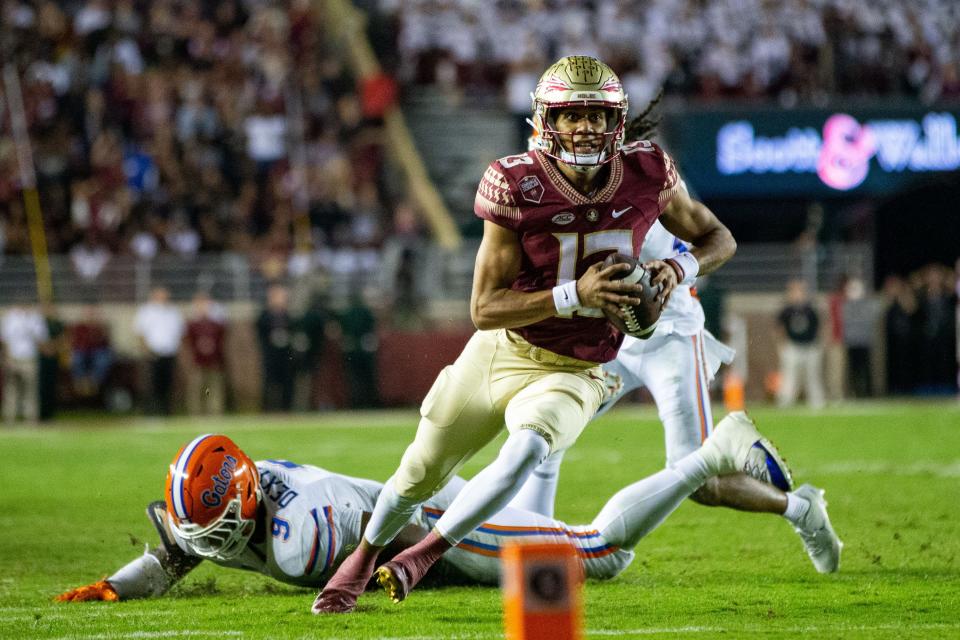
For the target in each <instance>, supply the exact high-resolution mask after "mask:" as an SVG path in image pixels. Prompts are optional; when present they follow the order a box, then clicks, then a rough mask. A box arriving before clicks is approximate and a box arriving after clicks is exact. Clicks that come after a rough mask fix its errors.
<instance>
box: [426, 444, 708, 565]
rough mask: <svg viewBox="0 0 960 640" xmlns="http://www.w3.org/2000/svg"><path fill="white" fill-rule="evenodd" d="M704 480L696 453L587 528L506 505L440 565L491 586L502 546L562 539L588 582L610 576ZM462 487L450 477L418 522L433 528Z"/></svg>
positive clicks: (618, 498) (608, 507)
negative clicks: (588, 579) (450, 566)
mask: <svg viewBox="0 0 960 640" xmlns="http://www.w3.org/2000/svg"><path fill="white" fill-rule="evenodd" d="M707 477H708V474H707V471H706V467H705V465H704V463H703V459H702V458H701V457H700V454H699V453H693V454H691V455H690V456H687V457H686V458H684V460H683V461H681V463H680V464H679V465H678V467H677V468H671V469H663V470H661V471H658V472H657V473H655V474H653V475H651V476H648V477H646V478H644V479H643V480H640V481H639V482H635V483H633V484H631V485H629V486H627V487H625V488H623V489H621V490H620V491H618V492H617V493H616V494H615V495H614V496H613V497H612V498H610V500H608V501H607V503H606V504H605V505H604V507H603V509H601V510H600V513H599V514H597V517H596V518H594V519H593V522H591V523H590V524H589V525H568V524H566V523H564V522H561V521H559V520H555V519H553V518H552V517H549V516H547V515H544V514H541V513H535V512H532V511H528V510H524V509H518V508H515V507H513V506H509V507H507V508H505V509H503V510H501V511H500V512H499V513H497V514H496V515H495V516H494V517H493V518H491V519H490V520H489V521H487V522H484V523H483V524H481V525H480V526H479V527H478V528H477V529H475V530H474V531H473V532H471V533H470V534H468V535H467V537H466V538H464V539H463V540H462V541H461V542H460V543H459V544H458V545H457V546H456V547H454V548H452V549H450V550H449V551H447V552H446V554H445V555H444V561H446V562H450V563H451V564H453V565H454V566H455V567H456V568H457V569H459V570H460V571H461V572H463V573H464V574H466V575H467V576H468V577H469V578H472V579H473V580H476V581H478V582H481V583H485V584H495V583H496V582H497V581H498V580H499V576H500V560H499V556H500V551H501V549H502V548H503V547H504V545H507V544H510V543H516V542H521V543H542V542H559V541H565V542H568V543H570V544H572V545H573V546H574V548H576V550H577V554H578V555H579V557H580V559H581V561H582V562H583V567H584V572H585V574H586V576H587V577H588V578H596V579H609V578H613V577H614V576H616V575H618V574H619V573H620V572H622V571H623V570H624V569H626V568H627V566H628V565H629V564H630V563H631V562H632V561H633V558H634V555H635V554H634V551H633V549H634V547H635V546H636V545H637V543H638V542H639V541H640V540H641V539H642V538H643V537H644V536H645V535H647V534H648V533H650V532H651V531H653V530H654V529H656V528H657V527H658V526H659V525H660V524H661V523H662V522H663V521H664V520H665V519H666V518H667V516H669V515H670V514H671V513H673V511H674V510H675V509H676V508H677V507H678V506H680V505H681V504H682V503H683V501H684V500H686V499H687V497H688V496H689V495H690V494H691V493H692V492H693V491H695V490H696V489H697V488H698V487H699V486H700V485H701V484H703V482H704V481H705V480H706V479H707ZM465 483H466V482H465V481H464V480H463V479H462V478H459V477H457V478H454V479H453V480H452V481H451V482H450V483H449V484H448V485H447V486H446V487H444V489H443V490H442V491H440V493H438V494H437V495H435V496H433V498H431V499H430V500H429V501H428V502H427V503H426V504H424V505H423V506H422V507H421V508H420V510H419V512H418V513H417V515H416V519H417V521H418V523H419V524H420V525H421V526H422V527H424V528H425V529H432V528H433V526H434V525H435V524H436V521H437V520H438V519H439V518H440V516H442V515H443V513H444V511H445V509H446V507H447V506H448V505H449V504H450V503H451V502H453V498H455V497H456V494H457V493H458V492H459V491H460V489H462V487H463V485H464V484H465ZM551 507H552V505H551ZM551 510H552V509H551Z"/></svg>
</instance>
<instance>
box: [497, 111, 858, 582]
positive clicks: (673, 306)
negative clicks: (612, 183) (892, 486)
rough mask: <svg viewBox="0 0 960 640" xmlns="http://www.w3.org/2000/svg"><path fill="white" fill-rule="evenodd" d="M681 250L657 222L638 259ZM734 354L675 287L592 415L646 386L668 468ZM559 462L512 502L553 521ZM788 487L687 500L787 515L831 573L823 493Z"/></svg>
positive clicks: (641, 136)
mask: <svg viewBox="0 0 960 640" xmlns="http://www.w3.org/2000/svg"><path fill="white" fill-rule="evenodd" d="M657 102H659V97H657V98H656V99H654V100H653V102H651V104H650V105H649V106H648V107H647V109H646V110H645V111H644V112H643V113H641V114H640V115H639V116H637V117H636V118H634V119H633V120H632V121H631V122H630V123H629V124H628V125H627V133H626V140H645V139H648V138H651V137H653V134H654V132H655V128H656V125H657V123H658V121H657V120H656V119H655V118H654V117H652V116H650V113H651V111H652V110H653V108H654V107H655V106H656V104H657ZM685 250H686V245H685V243H683V242H681V241H680V240H678V239H677V237H676V236H674V235H673V234H672V233H670V232H669V231H667V230H666V229H665V228H664V227H663V225H661V224H660V223H659V222H655V223H654V224H653V226H651V227H650V230H649V231H648V232H647V236H646V238H644V241H643V246H642V248H641V249H640V255H639V259H640V261H641V263H648V262H650V261H652V260H656V259H658V258H660V259H662V258H665V257H667V256H670V255H673V254H674V253H676V252H678V251H685ZM734 355H735V353H734V351H733V349H731V348H729V347H728V346H726V345H725V344H723V343H722V342H720V341H719V340H717V339H716V338H715V337H714V336H713V335H712V334H711V333H710V332H709V331H707V330H706V329H705V328H704V315H703V308H702V307H701V306H700V302H699V300H697V297H696V295H695V294H694V293H693V290H692V285H691V286H687V285H682V284H681V285H678V286H677V287H676V289H674V291H673V294H672V295H671V296H670V301H669V302H668V303H667V305H666V306H665V307H664V309H663V313H662V314H661V316H660V320H659V322H658V324H657V326H656V329H655V330H654V332H653V335H651V336H648V337H647V339H644V340H640V339H637V338H634V337H632V336H626V337H625V338H624V340H623V344H622V345H621V346H620V350H619V351H618V352H617V357H616V358H615V359H613V360H611V361H610V362H606V363H604V365H603V371H604V375H605V376H606V378H607V386H608V388H609V390H610V394H609V396H608V397H607V398H606V399H605V400H604V402H603V404H601V405H600V409H599V410H598V411H597V414H596V416H595V417H598V416H600V415H603V414H604V413H606V412H607V411H608V410H609V409H610V408H611V407H612V406H613V405H614V404H616V403H617V401H618V400H619V399H620V398H622V397H623V396H625V395H626V394H628V393H630V392H631V391H633V390H635V389H638V388H640V387H644V386H645V387H647V389H648V390H649V391H650V394H651V395H652V396H653V400H654V402H655V403H656V405H657V410H658V412H659V415H660V422H661V423H662V424H663V432H664V442H665V444H666V454H667V455H666V463H667V466H672V465H673V464H674V463H675V461H676V460H679V459H680V458H682V457H683V456H685V455H687V454H688V453H689V452H691V451H694V450H696V448H697V447H699V446H700V443H701V442H703V440H704V439H705V438H707V437H708V436H709V435H710V433H711V432H712V431H713V415H712V412H711V407H710V393H709V391H710V390H709V386H710V382H711V380H712V379H713V376H714V375H716V373H717V370H718V369H719V368H720V364H721V362H722V363H726V364H729V363H730V362H731V361H732V360H733V357H734ZM562 461H563V452H562V451H560V452H557V453H555V454H552V455H551V456H550V457H548V458H547V459H546V460H545V461H544V462H543V464H541V465H540V466H539V467H537V470H536V472H535V473H533V474H531V475H530V477H529V479H528V480H527V482H526V484H525V485H524V486H523V489H521V491H520V493H519V494H517V496H516V498H514V500H513V502H512V503H511V504H512V505H513V506H515V507H518V508H521V509H529V510H533V511H537V512H538V513H544V514H546V515H552V514H553V511H552V509H553V503H554V497H555V496H556V491H557V484H558V481H559V475H560V465H561V462H562ZM791 489H792V487H790V486H786V485H779V486H778V485H777V484H774V483H767V482H760V481H758V480H756V479H753V478H750V477H747V476H746V475H745V474H742V473H737V474H731V475H729V476H718V477H714V478H711V479H710V480H708V481H707V482H706V483H704V485H703V486H702V487H700V488H699V489H698V490H697V491H695V492H694V493H693V494H692V495H691V496H690V497H691V499H693V500H694V501H696V502H699V503H700V504H705V505H710V506H724V507H729V508H731V509H737V510H740V511H751V512H758V513H773V514H777V515H782V516H784V518H786V519H787V521H788V522H790V524H791V525H792V526H793V528H794V531H796V532H797V534H798V535H799V536H800V539H801V540H802V541H803V545H804V548H805V550H806V552H807V555H808V556H809V557H810V560H811V561H812V562H813V565H814V568H815V569H816V570H817V571H818V572H820V573H832V572H834V571H836V570H837V569H838V568H839V567H840V554H841V551H842V550H843V543H842V542H841V541H840V539H839V538H838V537H837V535H836V533H835V532H834V530H833V527H832V526H831V525H830V517H829V515H828V514H827V503H826V500H824V498H823V494H824V492H823V490H822V489H818V488H816V487H813V486H812V485H803V486H801V487H799V488H798V489H796V491H791Z"/></svg>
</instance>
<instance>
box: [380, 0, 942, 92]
mask: <svg viewBox="0 0 960 640" xmlns="http://www.w3.org/2000/svg"><path fill="white" fill-rule="evenodd" d="M490 4H495V5H496V7H497V11H489V10H488V7H489V5H490ZM379 6H380V8H381V10H383V11H385V12H387V13H388V14H390V15H391V16H392V17H393V19H394V20H395V22H396V24H397V25H398V32H399V37H398V41H397V47H398V50H399V52H400V60H401V65H400V74H401V77H403V78H405V79H407V80H408V81H415V82H421V83H432V82H436V83H439V84H447V85H460V86H468V87H470V89H471V97H473V95H474V93H475V91H476V90H477V88H478V87H487V88H489V89H491V90H493V91H496V90H498V89H501V88H503V87H504V86H506V88H507V90H508V94H507V95H508V98H509V99H510V101H511V107H516V108H520V109H521V110H523V109H525V108H527V107H528V106H529V104H528V103H529V99H528V97H527V93H528V92H529V89H524V87H527V86H529V85H530V80H531V78H532V79H533V80H534V81H535V79H536V77H537V75H539V73H540V70H542V69H543V68H544V66H545V64H546V63H548V62H550V61H552V60H554V59H556V58H558V57H560V56H564V55H571V54H574V53H576V54H582V55H592V56H595V57H598V58H600V59H602V60H606V61H607V62H609V63H610V64H611V66H612V67H613V68H615V69H617V70H618V72H619V73H620V75H621V78H623V80H624V83H625V84H626V86H627V91H628V94H629V95H630V96H631V98H632V103H633V104H634V105H635V106H642V105H643V104H645V103H646V102H647V100H648V99H650V98H651V97H653V96H654V95H656V92H657V91H658V90H659V87H661V86H664V87H665V88H666V91H667V93H681V94H684V95H690V96H699V97H701V98H705V99H711V98H721V97H723V98H737V99H741V100H743V99H757V98H778V99H779V100H780V101H782V102H784V103H787V104H793V103H796V102H797V101H798V100H805V101H823V100H826V99H827V98H828V97H830V96H836V95H842V96H862V95H874V96H876V95H883V96H890V95H904V96H911V97H917V98H920V99H922V100H924V101H928V102H929V101H933V100H936V99H940V98H946V97H957V96H960V67H958V64H960V62H958V61H960V4H958V3H956V2H954V1H953V0H911V1H910V2H902V1H901V0H875V1H873V2H867V3H864V2H858V1H857V0H716V1H712V2H702V1H700V0H596V1H594V2H579V1H575V0H532V1H529V2H523V1H520V0H499V1H497V2H495V3H486V2H477V1H476V0H412V1H409V0H380V1H379ZM638 34H641V35H640V36H639V37H638ZM531 74H533V75H531ZM514 85H516V86H514Z"/></svg>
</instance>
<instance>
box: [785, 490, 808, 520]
mask: <svg viewBox="0 0 960 640" xmlns="http://www.w3.org/2000/svg"><path fill="white" fill-rule="evenodd" d="M809 509H810V501H809V500H807V499H806V498H801V497H800V496H798V495H796V494H795V493H793V492H792V491H790V492H787V510H786V511H784V512H783V517H784V518H786V519H787V520H789V521H790V523H791V524H794V525H798V526H799V524H800V521H801V520H803V517H804V516H805V515H807V511H809Z"/></svg>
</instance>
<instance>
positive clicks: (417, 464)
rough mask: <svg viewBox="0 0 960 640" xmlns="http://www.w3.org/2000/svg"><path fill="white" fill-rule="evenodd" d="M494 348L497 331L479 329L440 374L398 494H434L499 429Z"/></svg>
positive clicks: (399, 476) (397, 477) (399, 477)
mask: <svg viewBox="0 0 960 640" xmlns="http://www.w3.org/2000/svg"><path fill="white" fill-rule="evenodd" d="M495 350H496V338H495V336H494V335H493V333H492V332H485V331H479V332H477V333H476V334H474V336H473V337H472V338H471V339H470V341H469V342H468V343H467V346H466V347H464V350H463V352H462V353H461V354H460V357H459V358H457V360H456V362H454V363H453V364H452V365H450V366H448V367H446V368H444V369H443V371H441V372H440V375H438V376H437V379H436V380H435V381H434V383H433V386H432V387H431V388H430V391H429V392H428V393H427V395H426V397H425V398H424V400H423V403H422V404H421V406H420V415H421V419H420V425H419V426H418V427H417V435H416V437H415V438H414V441H413V442H412V443H411V444H410V446H409V447H407V450H406V452H405V453H404V454H403V459H402V460H401V462H400V467H399V468H398V469H397V472H396V473H395V474H394V480H393V482H394V489H395V490H396V492H397V493H398V494H399V495H401V496H404V497H407V498H418V499H423V498H426V497H429V496H431V495H433V494H434V493H435V492H436V491H437V490H438V489H439V488H441V487H443V486H444V484H446V482H447V481H448V480H449V479H450V478H451V477H452V476H453V475H454V474H455V473H456V472H457V470H458V469H459V468H460V467H461V466H462V465H463V463H464V462H465V461H466V460H468V459H469V458H470V456H472V455H473V454H474V453H476V452H477V451H479V450H480V449H482V448H483V447H484V445H486V444H487V443H488V442H489V441H490V440H492V439H493V438H494V437H495V436H496V435H497V433H499V432H500V429H501V428H502V427H503V416H502V414H501V412H500V411H498V410H497V409H496V407H495V406H494V405H493V403H492V401H491V399H490V398H491V396H490V388H489V387H490V380H489V373H488V372H489V370H490V361H491V358H492V357H493V355H494V353H495Z"/></svg>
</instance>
